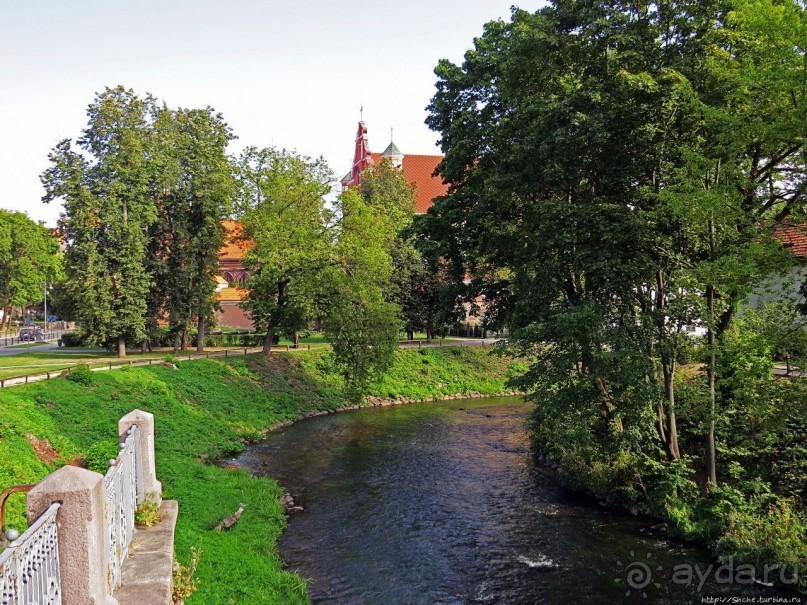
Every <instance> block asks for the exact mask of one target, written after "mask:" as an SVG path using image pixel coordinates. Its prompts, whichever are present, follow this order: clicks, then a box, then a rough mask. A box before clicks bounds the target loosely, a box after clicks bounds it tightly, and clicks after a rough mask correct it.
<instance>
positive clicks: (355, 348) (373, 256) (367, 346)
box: [323, 190, 401, 402]
mask: <svg viewBox="0 0 807 605" xmlns="http://www.w3.org/2000/svg"><path fill="white" fill-rule="evenodd" d="M336 207H337V212H338V216H339V224H338V236H337V239H336V246H335V260H336V263H335V265H334V266H332V267H331V269H330V271H329V273H330V277H329V282H330V284H331V285H330V294H329V296H328V298H327V310H326V313H325V318H324V321H323V327H324V329H325V335H326V337H327V338H328V340H329V341H330V342H331V344H332V346H333V353H334V360H335V363H336V366H337V367H338V368H339V369H340V371H341V373H342V376H343V377H344V379H345V385H346V392H347V396H348V399H349V400H351V401H354V402H358V401H360V400H361V398H362V397H363V396H364V394H365V393H366V392H367V388H368V385H369V383H370V381H371V380H372V379H373V378H375V377H377V376H378V375H380V374H382V373H383V372H384V371H385V370H387V369H388V368H389V367H390V365H391V364H392V362H393V359H394V355H395V351H396V349H397V346H398V334H399V333H400V330H401V321H400V317H399V314H400V307H398V305H396V304H395V303H393V302H390V301H389V300H388V298H387V295H388V293H389V289H390V288H391V286H392V274H393V261H392V256H391V254H390V250H389V243H390V242H391V241H394V239H395V236H396V233H397V231H396V229H395V225H394V222H393V221H391V220H390V216H389V215H388V214H386V212H385V209H384V208H383V207H382V206H374V205H371V204H368V203H367V202H366V201H365V200H364V199H363V198H362V196H360V195H359V194H358V193H357V192H356V191H355V190H348V191H345V192H343V193H342V194H341V195H340V196H339V199H338V200H337V204H336Z"/></svg>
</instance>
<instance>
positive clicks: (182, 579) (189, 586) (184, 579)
mask: <svg viewBox="0 0 807 605" xmlns="http://www.w3.org/2000/svg"><path fill="white" fill-rule="evenodd" d="M201 558H202V551H201V550H200V549H198V548H195V547H193V546H192V547H191V553H190V556H189V560H188V564H187V565H183V564H182V563H180V562H179V561H177V560H176V559H174V565H173V568H172V576H171V579H172V581H171V601H172V602H173V603H174V604H175V605H182V603H184V602H185V599H187V598H188V597H190V596H191V595H192V594H193V593H194V592H196V591H197V590H199V586H198V585H197V583H196V582H197V578H196V568H197V567H199V561H200V559H201Z"/></svg>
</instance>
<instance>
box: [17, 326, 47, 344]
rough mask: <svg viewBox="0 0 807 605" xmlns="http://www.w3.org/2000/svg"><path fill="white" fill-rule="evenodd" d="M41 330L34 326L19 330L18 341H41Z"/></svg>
mask: <svg viewBox="0 0 807 605" xmlns="http://www.w3.org/2000/svg"><path fill="white" fill-rule="evenodd" d="M42 338H43V336H42V328H40V327H39V326H34V327H30V328H23V329H22V330H20V341H26V340H30V341H32V342H34V341H37V340H42Z"/></svg>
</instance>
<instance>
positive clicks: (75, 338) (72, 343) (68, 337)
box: [60, 332, 84, 347]
mask: <svg viewBox="0 0 807 605" xmlns="http://www.w3.org/2000/svg"><path fill="white" fill-rule="evenodd" d="M60 338H61V339H62V346H65V347H80V346H81V345H82V344H84V343H83V342H82V340H81V337H80V335H79V334H77V333H76V332H65V333H64V334H62V335H61V336H60Z"/></svg>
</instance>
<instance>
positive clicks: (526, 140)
mask: <svg viewBox="0 0 807 605" xmlns="http://www.w3.org/2000/svg"><path fill="white" fill-rule="evenodd" d="M805 15H807V10H806V9H805V7H804V4H803V3H801V2H797V1H795V0H784V1H782V2H776V3H772V2H770V1H768V0H741V1H736V2H735V1H731V2H724V1H722V0H719V1H717V2H713V3H694V4H693V3H689V4H686V3H673V4H669V3H660V4H658V3H657V4H640V5H637V4H636V3H631V2H623V1H617V2H609V3H580V2H567V1H565V0H556V1H554V2H551V3H550V4H549V5H548V6H546V7H545V8H542V9H541V10H539V11H537V12H535V13H533V14H531V13H529V12H527V11H523V10H517V9H516V10H514V11H513V13H512V16H511V19H510V21H509V22H503V21H496V22H492V23H488V24H487V25H486V27H485V30H484V33H483V35H482V36H480V37H479V38H477V39H476V40H475V41H474V45H473V48H471V49H470V50H469V51H468V52H466V53H465V55H464V59H463V61H462V63H461V64H453V63H451V62H449V61H445V60H444V61H441V62H440V63H439V64H438V65H437V67H436V70H435V73H436V75H437V79H438V81H437V90H436V93H435V95H434V97H433V98H432V101H431V104H430V106H429V112H430V115H429V118H428V120H427V122H428V124H429V126H430V127H431V128H432V129H434V130H436V131H438V132H439V134H440V140H441V145H442V148H443V150H444V152H445V159H444V161H443V162H442V164H441V166H440V168H439V170H440V172H441V174H442V176H443V177H444V179H445V180H446V182H447V183H448V185H449V189H448V194H447V195H446V196H445V197H443V198H441V199H438V200H437V201H436V202H435V205H434V207H433V208H432V209H431V210H430V212H429V213H428V215H427V216H426V217H424V219H423V221H422V224H421V226H420V231H421V232H422V233H423V234H424V235H425V236H426V237H427V238H428V243H427V244H424V245H425V246H426V247H427V249H429V250H431V257H433V258H441V259H444V262H445V263H446V271H447V272H448V274H449V275H451V276H453V277H454V279H455V280H456V278H458V277H459V278H464V277H466V276H468V275H470V276H471V277H472V279H471V280H470V285H469V289H468V291H466V292H465V297H466V300H470V299H473V298H474V297H477V296H480V295H483V296H484V297H485V303H486V307H487V308H486V321H487V322H488V324H489V326H491V327H494V328H496V327H506V328H509V330H510V334H511V339H510V343H511V345H512V350H513V351H514V352H515V353H516V354H517V355H523V356H524V357H525V358H527V359H530V365H529V368H528V370H527V372H525V374H524V376H522V377H521V378H520V379H519V380H518V383H519V384H520V385H521V386H522V388H524V389H525V390H529V391H530V392H531V397H532V398H533V400H534V401H535V402H536V409H535V413H534V414H533V417H532V425H531V429H532V434H533V441H534V446H535V448H536V450H537V451H538V452H539V453H540V454H541V455H543V456H546V457H547V458H548V459H550V460H551V461H553V463H555V464H557V465H558V469H559V472H560V474H561V477H562V478H563V480H564V482H565V483H566V484H567V485H570V486H572V487H574V488H577V489H586V490H589V491H593V492H595V493H597V494H598V495H599V496H601V497H604V498H607V499H609V500H611V501H616V502H620V503H623V504H627V505H631V506H633V505H638V506H640V507H643V508H645V509H647V510H649V511H651V512H654V513H655V514H659V515H661V516H664V517H667V518H668V519H670V520H671V521H672V522H673V525H674V526H675V527H676V528H677V531H678V532H679V533H681V534H682V535H685V536H687V537H692V538H696V539H702V540H709V541H713V540H715V539H719V538H720V536H721V535H723V534H725V532H726V531H727V528H728V527H729V526H730V525H731V523H730V513H731V511H738V512H742V514H747V515H751V517H749V518H753V516H754V515H759V514H760V511H761V510H762V508H761V507H763V506H765V505H766V503H768V502H770V501H771V499H774V500H775V499H776V498H777V497H778V498H781V497H782V496H786V497H788V498H793V503H794V504H793V515H794V516H795V517H797V518H799V519H801V520H802V521H800V522H801V523H803V518H804V517H803V515H804V503H803V500H801V499H800V498H801V497H802V494H803V489H802V488H799V487H797V486H796V485H795V483H794V481H793V479H794V478H795V477H796V476H798V475H799V473H801V476H802V477H803V472H804V466H803V465H804V452H803V448H802V447H801V446H800V445H797V444H798V443H803V442H805V441H807V433H805V432H804V427H805V424H804V421H803V419H804V412H803V409H804V407H805V401H806V400H807V398H805V396H804V393H805V391H804V384H803V382H802V381H795V380H794V381H790V382H788V383H787V384H778V383H777V382H776V380H775V379H774V378H773V373H772V369H773V364H772V360H773V358H774V357H775V356H777V355H782V354H783V353H784V351H785V350H786V348H789V347H791V346H792V345H791V342H792V343H793V345H795V346H793V348H794V350H795V349H798V348H799V346H800V345H798V339H797V338H793V337H794V336H796V335H798V334H799V332H797V331H795V330H793V329H792V328H793V326H794V325H797V324H796V322H794V321H792V317H793V315H794V313H793V308H792V307H791V308H790V309H786V310H784V309H779V310H773V309H771V310H768V311H764V310H763V311H761V312H758V313H753V312H750V311H747V310H745V309H744V302H745V301H746V300H747V299H748V297H749V295H750V294H751V293H752V292H753V291H754V290H755V288H757V287H759V286H760V284H762V283H763V282H765V280H766V278H767V277H768V276H770V275H771V274H774V273H780V272H781V271H782V270H783V269H784V268H786V266H787V256H786V255H785V254H784V253H783V251H782V247H781V245H780V243H779V242H777V241H776V239H775V238H774V237H773V234H774V232H775V230H776V228H777V227H779V226H781V225H782V224H783V223H785V222H786V221H788V220H794V221H800V220H802V219H803V217H804V210H805V204H806V203H807V187H805V184H807V147H805V145H806V144H807V141H806V140H805V138H804V123H805V121H806V120H807V113H806V112H807V88H805V86H804V40H805V23H806V22H807V21H805ZM514 141H517V142H518V144H514ZM777 319H778V320H779V325H778V326H777V325H776V324H777ZM693 325H695V326H700V327H703V328H706V330H707V339H706V342H705V343H702V344H701V346H700V347H699V348H695V347H693V346H692V342H691V341H690V340H689V338H688V335H687V328H688V327H689V326H693ZM690 361H693V362H701V363H700V364H699V365H697V366H694V367H692V366H690V367H687V368H681V367H679V364H682V363H687V362H690ZM791 431H792V432H791ZM717 454H719V463H717V462H716V460H718V458H717ZM779 460H781V462H779ZM718 481H719V482H720V485H719V486H718ZM802 482H803V480H802ZM749 523H750V522H749ZM793 527H795V526H793ZM738 531H739V530H738ZM761 531H762V530H761V529H760V528H757V527H752V525H748V533H749V534H751V533H759V532H761ZM787 531H788V532H790V533H788V534H787V537H783V538H782V540H783V541H787V540H790V539H791V538H792V537H793V535H794V533H793V532H795V531H796V530H792V531H791V530H787ZM796 543H798V541H796V542H793V544H796ZM726 548H727V549H731V548H736V549H737V550H738V554H741V553H742V552H743V550H742V548H741V545H740V543H739V542H732V543H731V544H729V543H726ZM786 550H787V549H784V548H783V549H782V551H783V552H785V551H786ZM724 554H725V553H724ZM746 554H748V553H747V552H746ZM749 556H750V555H749Z"/></svg>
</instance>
